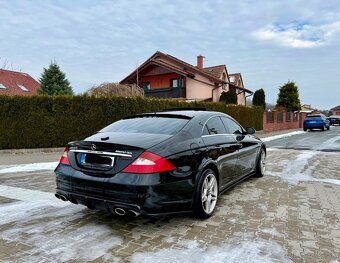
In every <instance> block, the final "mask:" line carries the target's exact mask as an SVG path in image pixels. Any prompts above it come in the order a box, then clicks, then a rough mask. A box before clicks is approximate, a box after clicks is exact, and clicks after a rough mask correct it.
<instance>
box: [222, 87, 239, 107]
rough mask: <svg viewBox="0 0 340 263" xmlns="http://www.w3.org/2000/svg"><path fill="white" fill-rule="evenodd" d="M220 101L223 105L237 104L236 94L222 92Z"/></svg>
mask: <svg viewBox="0 0 340 263" xmlns="http://www.w3.org/2000/svg"><path fill="white" fill-rule="evenodd" d="M220 101H221V102H224V103H225V104H237V94H236V92H235V91H232V90H229V91H227V92H222V94H221V97H220Z"/></svg>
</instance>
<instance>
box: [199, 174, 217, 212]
mask: <svg viewBox="0 0 340 263" xmlns="http://www.w3.org/2000/svg"><path fill="white" fill-rule="evenodd" d="M217 187H218V186H217V180H216V177H215V175H214V174H212V173H209V174H208V175H207V176H206V178H205V179H204V182H203V184H202V191H201V193H202V195H201V201H202V205H203V210H204V212H205V213H206V214H211V213H212V211H214V208H215V206H216V202H217V192H218V190H217Z"/></svg>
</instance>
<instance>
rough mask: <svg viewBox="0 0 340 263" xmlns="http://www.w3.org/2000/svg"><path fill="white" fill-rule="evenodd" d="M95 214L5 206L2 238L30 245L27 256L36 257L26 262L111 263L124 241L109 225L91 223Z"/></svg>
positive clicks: (76, 209)
mask: <svg viewBox="0 0 340 263" xmlns="http://www.w3.org/2000/svg"><path fill="white" fill-rule="evenodd" d="M93 213H94V212H91V211H89V210H88V209H85V208H84V207H77V206H67V207H65V208H63V209H60V208H59V209H58V208H55V207H51V206H48V205H46V203H45V202H22V201H19V202H13V203H8V204H3V205H0V214H1V217H0V228H1V229H2V231H1V238H2V239H4V240H6V241H10V242H23V243H25V244H29V246H31V248H30V249H29V250H28V251H25V252H28V253H29V254H31V255H32V254H35V256H34V257H31V256H28V258H27V262H41V261H44V260H46V257H48V259H49V261H52V262H67V261H72V260H74V261H91V260H95V259H97V258H99V257H104V258H105V259H109V261H110V262H112V261H113V260H115V258H114V257H113V256H112V255H111V253H110V250H111V249H113V248H114V247H115V246H116V245H119V244H121V242H122V241H121V239H120V238H119V237H117V236H116V235H115V233H114V231H113V230H112V229H111V228H110V227H109V226H108V225H105V224H104V223H101V224H97V223H96V220H91V218H92V216H93ZM8 224H10V225H8ZM25 255H27V254H25ZM23 256H24V255H23ZM21 259H23V261H24V262H25V259H24V258H21Z"/></svg>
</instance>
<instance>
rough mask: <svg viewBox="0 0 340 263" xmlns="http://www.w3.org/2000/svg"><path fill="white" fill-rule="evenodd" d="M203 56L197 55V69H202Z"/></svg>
mask: <svg viewBox="0 0 340 263" xmlns="http://www.w3.org/2000/svg"><path fill="white" fill-rule="evenodd" d="M203 58H204V57H203V56H202V55H198V56H197V67H198V68H199V69H203Z"/></svg>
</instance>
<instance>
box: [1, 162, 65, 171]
mask: <svg viewBox="0 0 340 263" xmlns="http://www.w3.org/2000/svg"><path fill="white" fill-rule="evenodd" d="M58 164H59V162H49V163H30V164H19V165H12V166H8V167H5V168H1V167H0V174H5V173H21V172H33V171H39V170H54V169H55V168H56V167H57V166H58Z"/></svg>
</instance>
